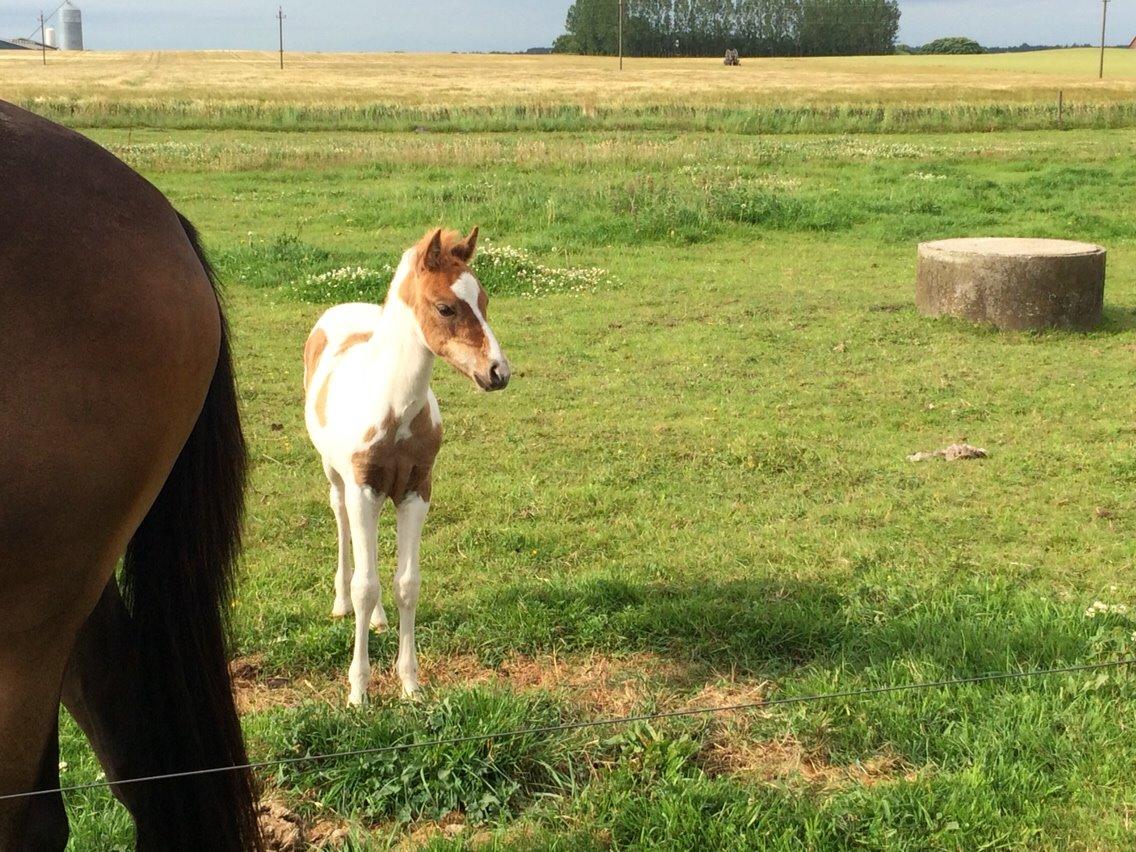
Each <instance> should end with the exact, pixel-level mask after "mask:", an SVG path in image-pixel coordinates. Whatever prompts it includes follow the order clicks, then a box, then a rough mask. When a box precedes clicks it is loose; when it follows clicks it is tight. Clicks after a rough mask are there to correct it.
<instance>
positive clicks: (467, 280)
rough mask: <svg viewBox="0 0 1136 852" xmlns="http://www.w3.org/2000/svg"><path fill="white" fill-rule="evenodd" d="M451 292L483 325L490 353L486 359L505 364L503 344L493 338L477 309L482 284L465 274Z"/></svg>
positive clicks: (454, 284)
mask: <svg viewBox="0 0 1136 852" xmlns="http://www.w3.org/2000/svg"><path fill="white" fill-rule="evenodd" d="M450 289H451V290H453V291H454V293H455V294H456V295H457V297H458V298H459V299H461V300H462V301H463V302H465V303H466V304H467V305H469V307H470V310H472V311H473V315H474V316H475V317H477V319H478V321H479V322H480V323H481V330H482V331H484V332H485V339H486V340H487V341H488V342H489V352H488V353H487V355H486V357H487V358H488V359H489V361H490V362H491V363H492V362H499V363H504V361H505V356H504V355H503V354H502V352H501V344H499V343H498V342H497V338H496V337H494V336H493V331H492V329H490V328H489V323H487V322H486V321H485V317H483V316H482V315H481V309H480V308H478V307H477V297H478V296H480V295H481V284H479V283H478V281H477V279H476V278H474V277H473V274H472V273H469V272H463V273H462V274H461V277H460V278H458V280H457V281H455V282H454V283H453V285H452V286H451V287H450Z"/></svg>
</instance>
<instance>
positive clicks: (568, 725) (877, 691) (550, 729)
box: [0, 657, 1136, 802]
mask: <svg viewBox="0 0 1136 852" xmlns="http://www.w3.org/2000/svg"><path fill="white" fill-rule="evenodd" d="M1131 665H1136V657H1130V658H1128V659H1123V660H1112V661H1110V662H1106V663H1085V664H1082V665H1076V666H1062V667H1059V668H1052V669H1027V670H1025V671H1012V672H988V673H986V674H980V675H972V676H970V677H960V678H949V679H946V680H934V681H922V682H917V683H905V684H891V685H886V686H872V687H865V688H863V689H847V690H842V691H839V692H822V693H815V694H812V695H791V696H786V697H785V698H771V699H769V700H767V701H747V702H745V703H742V704H724V705H718V706H714V707H688V708H684V709H681V710H664V711H660V712H656V713H640V714H637V715H634V716H614V717H609V718H605V719H585V720H581V721H578V722H565V723H563V724H560V725H545V726H541V727H535V728H517V729H514V730H510V731H497V732H494V733H489V734H469V735H467V736H461V737H449V738H445V739H435V740H420V741H418V742H405V743H396V744H394V745H386V746H375V747H374V748H363V749H354V750H352V751H336V752H328V753H327V754H310V755H298V756H296V757H279V758H273V759H272V760H257V761H250V762H249V763H239V764H235V765H233V766H215V767H212V768H209V769H192V770H189V771H186V772H167V773H165V774H163V775H143V776H140V777H138V778H122V779H119V780H117V781H111V780H109V779H107V780H102V781H91V782H89V783H86V784H73V785H69V786H66V787H52V788H49V789H46V790H30V791H28V792H24V793H9V794H7V795H3V796H0V802H4V801H10V800H12V799H28V798H32V797H34V796H51V795H55V794H61V795H62V794H67V793H76V792H79V791H82V790H93V789H98V788H102V787H112V786H116V785H123V786H124V785H126V784H145V783H151V782H155V781H172V780H174V779H177V778H191V777H195V776H199V775H217V774H219V773H222V772H237V771H243V770H247V769H270V768H273V767H280V766H288V765H290V764H295V763H322V762H324V761H328V760H336V759H339V758H345V757H367V756H370V755H375V754H385V753H388V752H401V751H411V750H413V749H418V748H434V747H437V746H447V745H460V744H462V743H470V742H480V741H492V740H503V739H515V738H517V737H526V736H532V735H534V734H554V733H560V732H563V731H577V730H581V729H584V728H602V727H609V726H611V727H614V726H617V725H629V724H632V723H633V722H652V721H657V720H660V719H677V718H681V717H685V716H703V715H708V714H710V713H736V712H740V711H743V710H761V709H765V708H768V707H785V706H787V705H791V704H812V703H816V702H820V701H833V700H837V699H842V698H866V697H869V696H873V695H885V694H888V693H895V692H917V691H921V690H928V689H946V688H948V687H953V686H966V685H968V684H975V683H988V682H991V681H1002V680H1023V679H1026V678H1033V677H1046V676H1049V675H1058V674H1078V673H1083V672H1091V671H1101V670H1104V669H1117V668H1123V667H1124V666H1131Z"/></svg>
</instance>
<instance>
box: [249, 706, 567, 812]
mask: <svg viewBox="0 0 1136 852" xmlns="http://www.w3.org/2000/svg"><path fill="white" fill-rule="evenodd" d="M564 720H565V711H564V709H563V708H562V707H560V706H559V705H558V704H557V703H556V702H554V701H553V700H552V699H550V698H549V697H547V696H544V695H514V694H510V693H506V692H500V691H493V690H488V689H480V688H476V689H465V690H458V691H455V692H449V693H447V694H445V695H443V696H441V697H440V698H438V699H437V700H428V701H425V702H421V703H410V702H406V701H402V700H392V701H386V702H381V703H378V704H376V705H374V706H371V707H368V708H367V709H365V710H362V711H348V710H332V709H329V708H327V707H324V706H311V705H309V706H305V707H302V708H300V709H298V710H294V711H287V712H281V713H278V714H277V715H276V716H275V717H274V718H273V719H272V721H271V722H269V723H268V724H267V725H265V731H264V739H265V741H266V742H265V746H266V748H267V750H268V753H269V754H270V755H271V757H274V758H292V757H297V756H303V755H317V754H326V753H331V752H344V751H352V750H357V749H375V748H383V747H388V746H405V745H411V744H416V743H417V744H424V743H427V742H428V741H433V740H447V739H451V738H458V737H471V739H469V740H468V741H465V742H459V743H450V744H447V745H418V746H416V747H414V748H409V749H404V750H399V751H387V752H380V753H377V754H367V755H360V756H354V757H339V758H334V759H331V760H325V761H321V762H319V763H303V762H301V763H291V764H285V765H282V766H281V767H280V769H279V770H278V771H277V773H276V775H275V778H274V781H275V783H276V784H277V785H278V786H279V787H281V788H282V789H284V790H287V791H290V792H292V793H295V794H297V795H299V796H304V797H308V798H310V797H312V796H315V797H316V798H318V799H319V801H320V802H321V803H322V804H323V805H324V806H326V807H330V808H333V809H334V810H336V811H339V812H340V813H350V814H354V815H355V816H356V817H358V818H361V819H365V820H369V821H372V822H380V821H389V820H394V821H398V822H402V823H406V822H410V821H412V820H420V819H440V818H441V817H443V816H445V815H447V814H450V813H452V812H454V811H458V812H460V813H462V814H464V815H465V816H466V817H467V818H468V819H469V820H471V821H474V822H477V821H483V820H486V819H490V818H494V817H499V816H502V815H507V814H510V813H512V812H514V811H515V810H517V809H518V808H519V807H520V806H521V805H522V804H524V803H526V802H530V801H532V800H533V799H535V798H537V797H539V796H543V795H548V794H557V793H562V792H565V791H567V790H569V789H571V788H572V786H573V784H574V780H573V779H574V771H575V767H574V763H573V762H574V760H576V759H577V757H576V756H577V754H578V751H577V749H578V738H575V737H573V736H572V735H570V734H527V735H523V736H516V737H503V738H498V739H493V738H490V737H486V738H485V739H481V738H480V737H481V736H482V735H488V734H492V733H498V732H501V731H510V730H517V729H522V728H530V727H540V726H549V725H556V724H558V723H560V722H562V721H564Z"/></svg>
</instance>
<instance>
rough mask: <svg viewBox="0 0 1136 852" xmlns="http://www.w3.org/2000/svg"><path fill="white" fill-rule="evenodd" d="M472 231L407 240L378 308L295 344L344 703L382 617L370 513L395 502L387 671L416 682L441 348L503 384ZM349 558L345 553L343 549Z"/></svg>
mask: <svg viewBox="0 0 1136 852" xmlns="http://www.w3.org/2000/svg"><path fill="white" fill-rule="evenodd" d="M476 247H477V229H476V228H474V230H473V232H472V233H471V234H470V235H469V236H468V237H466V238H465V239H462V238H461V237H460V236H459V235H457V234H455V233H448V232H443V231H441V230H437V231H434V232H432V233H430V234H427V235H426V237H424V238H423V239H422V241H421V242H419V243H418V244H417V245H415V246H413V247H411V248H410V249H408V250H407V251H406V252H405V253H404V254H403V256H402V262H401V263H400V264H399V267H398V270H397V271H396V272H395V276H394V280H393V281H392V282H391V286H390V292H389V293H388V294H387V298H386V302H385V303H384V304H382V305H370V304H347V305H338V306H336V307H334V308H331V309H330V310H329V311H327V313H325V314H324V315H323V316H322V317H320V320H319V322H317V323H316V325H315V328H313V329H312V332H311V334H310V335H309V337H308V340H307V343H306V345H305V346H304V389H305V406H304V410H305V419H306V421H307V427H308V433H309V434H310V435H311V438H312V443H313V444H315V447H316V449H317V450H318V451H319V454H320V455H321V456H322V458H323V467H324V472H325V473H326V474H327V478H328V480H329V481H330V483H331V507H332V509H333V511H334V512H335V519H336V522H337V526H338V529H339V565H338V569H337V571H336V576H335V604H334V607H333V609H332V614H333V615H334V616H337V617H341V616H345V615H346V614H347V612H348V609H349V608H351V609H353V610H354V614H355V650H354V658H353V659H352V662H351V668H350V670H349V673H348V679H349V681H350V685H351V689H350V695H349V698H348V701H349V702H350V703H352V704H359V703H362V702H363V701H365V700H366V694H367V684H368V681H369V680H370V661H369V659H368V655H367V629H368V622H369V623H370V625H371V626H373V627H375V628H376V629H379V630H382V629H384V628H385V627H386V625H387V619H386V614H385V612H384V610H383V604H382V594H381V591H380V588H379V580H378V575H377V573H376V569H375V560H376V542H377V529H378V518H379V512H380V510H381V509H382V506H383V504H384V503H385V501H386V500H387V499H389V500H390V501H391V502H392V503H394V505H395V506H396V508H397V514H398V519H397V528H398V532H397V537H398V567H397V569H396V572H395V576H394V592H395V601H396V603H397V604H398V612H399V650H398V662H397V666H396V668H397V670H398V675H399V678H400V679H401V681H402V687H403V691H404V692H405V693H406V694H408V695H412V694H413V693H414V692H416V691H417V689H418V662H417V658H416V655H415V649H414V611H415V608H416V606H417V603H418V589H419V585H420V579H419V572H418V549H419V542H420V540H421V536H422V525H423V523H424V521H425V519H426V512H427V509H428V507H429V504H430V486H431V475H432V470H433V466H434V458H435V456H437V454H438V449H439V447H440V446H441V444H442V417H441V414H440V412H439V410H438V400H437V398H436V397H435V396H434V393H433V391H431V390H430V374H431V371H432V370H433V368H434V358H435V356H441V357H442V358H443V359H445V360H446V361H448V362H449V363H450V364H452V365H453V366H454V367H455V368H456V369H457V370H458V371H459V372H461V373H464V374H465V375H466V376H469V377H470V378H471V379H472V380H473V381H474V382H476V383H477V385H478V386H479V387H481V388H482V389H483V390H500V389H501V388H504V387H505V385H507V384H508V383H509V363H508V361H506V360H505V356H504V355H503V354H502V352H501V347H500V345H499V344H498V343H497V338H496V337H494V336H493V332H492V331H491V330H490V328H489V324H488V322H487V321H486V304H487V302H488V297H487V296H486V294H485V290H484V289H483V288H482V286H481V284H480V282H478V280H477V278H476V277H474V275H473V273H472V272H471V271H470V268H469V263H470V261H471V260H472V259H473V254H474V251H475V250H476ZM352 557H353V558H352Z"/></svg>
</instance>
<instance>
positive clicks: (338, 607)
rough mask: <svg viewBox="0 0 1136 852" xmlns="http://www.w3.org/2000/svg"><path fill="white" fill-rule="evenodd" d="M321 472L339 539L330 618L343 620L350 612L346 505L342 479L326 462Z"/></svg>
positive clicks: (349, 559) (348, 533)
mask: <svg viewBox="0 0 1136 852" xmlns="http://www.w3.org/2000/svg"><path fill="white" fill-rule="evenodd" d="M323 472H324V473H325V474H327V481H328V482H329V483H330V484H331V491H330V494H329V498H328V499H329V500H330V502H331V511H332V512H334V513H335V528H336V532H337V534H338V539H339V555H338V557H337V560H338V561H337V563H336V566H335V603H334V604H332V607H331V616H332V618H343V616H345V615H347V613H349V612H350V611H351V524H350V522H349V521H348V520H347V503H346V501H345V499H344V494H343V477H341V476H340V475H339V474H338V473H337V472H336V471H335V470H334V469H333V468H332V467H331V465H329V464H328V463H327V462H324V465H323Z"/></svg>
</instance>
